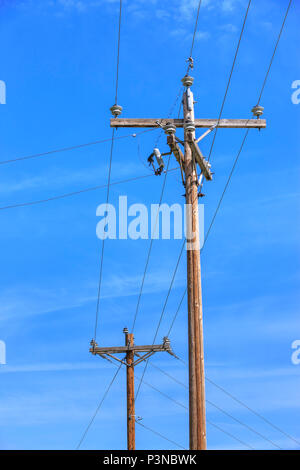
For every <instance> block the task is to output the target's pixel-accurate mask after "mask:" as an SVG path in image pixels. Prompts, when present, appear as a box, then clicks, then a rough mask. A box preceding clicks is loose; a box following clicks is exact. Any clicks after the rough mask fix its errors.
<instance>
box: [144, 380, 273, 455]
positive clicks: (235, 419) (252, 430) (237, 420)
mask: <svg viewBox="0 0 300 470" xmlns="http://www.w3.org/2000/svg"><path fill="white" fill-rule="evenodd" d="M169 376H170V375H169ZM143 383H144V384H145V385H147V386H148V387H150V388H152V389H153V390H155V391H156V392H158V393H159V394H160V395H162V396H164V397H165V398H167V399H168V400H170V401H172V402H173V403H175V404H176V405H178V406H180V407H181V408H184V409H185V410H188V407H187V406H186V405H184V404H183V403H181V402H179V401H177V400H175V399H174V398H172V397H171V396H170V395H168V394H166V393H164V392H162V391H161V390H159V389H158V388H156V387H154V386H153V385H152V384H149V383H147V382H145V381H144V382H143ZM206 403H208V404H209V405H211V406H213V407H214V408H216V409H217V410H218V411H220V412H221V413H223V414H224V415H226V416H228V417H229V418H231V419H232V420H233V421H235V422H236V423H238V424H240V425H241V426H243V427H245V428H246V429H248V430H249V431H251V432H253V433H254V434H256V435H258V436H259V437H260V438H262V439H264V440H265V441H267V442H269V443H270V444H272V445H273V446H274V447H277V448H278V449H281V447H279V446H278V445H277V444H275V442H273V441H271V440H270V439H269V438H268V437H266V436H264V435H263V434H261V433H260V432H258V431H256V430H255V429H254V428H252V427H251V426H249V425H248V424H246V423H244V422H243V421H241V420H239V419H237V418H235V417H234V416H233V415H232V414H230V413H228V412H227V411H225V410H224V409H223V408H221V407H220V406H218V405H216V404H215V403H213V402H211V401H210V400H206Z"/></svg>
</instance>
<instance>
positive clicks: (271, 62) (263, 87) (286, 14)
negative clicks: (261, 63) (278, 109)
mask: <svg viewBox="0 0 300 470" xmlns="http://www.w3.org/2000/svg"><path fill="white" fill-rule="evenodd" d="M291 4H292V0H290V1H289V4H288V7H287V10H286V13H285V16H284V20H283V22H282V26H281V28H280V32H279V35H278V38H277V41H276V45H275V48H274V52H273V55H272V57H271V60H270V64H269V67H268V70H267V73H266V76H265V79H264V83H263V86H262V89H261V92H260V94H259V98H258V101H257V104H258V105H259V103H260V100H261V97H262V94H263V91H264V89H265V86H266V82H267V79H268V76H269V73H270V70H271V67H272V64H273V60H274V57H275V54H276V51H277V47H278V44H279V41H280V38H281V35H282V31H283V28H284V25H285V22H286V19H287V16H288V12H289V10H290V7H291Z"/></svg>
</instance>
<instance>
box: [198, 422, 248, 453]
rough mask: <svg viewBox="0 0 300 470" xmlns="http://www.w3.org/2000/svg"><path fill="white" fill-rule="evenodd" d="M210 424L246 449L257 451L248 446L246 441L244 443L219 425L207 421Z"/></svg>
mask: <svg viewBox="0 0 300 470" xmlns="http://www.w3.org/2000/svg"><path fill="white" fill-rule="evenodd" d="M206 421H207V423H208V424H210V425H211V426H213V427H214V428H216V429H218V430H219V431H221V432H222V433H223V434H227V436H229V437H231V438H232V439H235V440H236V441H237V442H239V443H240V444H243V446H245V447H248V449H251V450H255V449H254V448H253V447H251V446H250V445H249V444H246V443H245V442H244V441H242V440H241V439H239V438H238V437H236V436H234V435H233V434H231V433H230V432H228V431H225V430H224V429H222V428H221V427H220V426H218V425H217V424H215V423H212V422H211V421H210V420H209V419H207V420H206Z"/></svg>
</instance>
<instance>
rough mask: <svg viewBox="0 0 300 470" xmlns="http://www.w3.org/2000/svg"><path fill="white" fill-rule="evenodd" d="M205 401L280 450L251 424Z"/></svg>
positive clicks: (278, 447)
mask: <svg viewBox="0 0 300 470" xmlns="http://www.w3.org/2000/svg"><path fill="white" fill-rule="evenodd" d="M206 403H208V404H209V405H211V406H213V407H214V408H216V410H218V411H221V413H223V414H224V415H225V416H229V417H230V418H231V419H233V420H234V421H235V422H236V423H238V424H240V425H241V426H243V427H244V428H246V429H248V430H249V431H251V432H253V433H254V434H256V435H257V436H259V437H260V438H261V439H264V440H265V441H266V442H269V443H270V444H272V445H273V446H274V447H276V448H277V449H280V450H282V448H281V447H280V446H279V445H277V444H275V442H273V441H271V439H269V438H268V437H266V436H264V435H263V434H261V433H260V432H258V431H256V430H255V429H254V428H252V427H251V426H249V425H248V424H246V423H244V422H243V421H241V420H239V419H237V418H235V417H234V416H232V415H231V414H230V413H227V411H225V410H223V409H222V408H220V407H219V406H218V405H216V404H215V403H212V402H211V401H209V400H206Z"/></svg>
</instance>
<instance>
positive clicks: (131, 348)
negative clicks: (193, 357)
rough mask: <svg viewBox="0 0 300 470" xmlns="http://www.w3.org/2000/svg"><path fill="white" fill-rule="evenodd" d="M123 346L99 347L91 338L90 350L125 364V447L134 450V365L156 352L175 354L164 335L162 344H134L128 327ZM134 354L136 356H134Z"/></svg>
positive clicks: (109, 359) (125, 329)
mask: <svg viewBox="0 0 300 470" xmlns="http://www.w3.org/2000/svg"><path fill="white" fill-rule="evenodd" d="M123 333H124V334H125V346H116V347H108V348H106V347H99V346H98V344H97V343H96V342H95V341H94V340H92V341H91V348H90V352H91V353H92V354H94V355H98V356H100V357H102V358H104V359H107V360H108V361H110V362H113V360H115V361H117V362H119V363H121V364H124V365H125V366H126V389H127V449H128V450H135V421H136V416H135V396H134V367H135V366H136V365H138V364H140V363H141V362H143V361H145V360H147V359H149V357H150V356H152V355H153V354H155V353H156V352H162V351H166V352H168V353H169V354H171V355H172V356H175V354H174V353H173V351H172V349H171V345H170V340H169V339H168V338H167V337H165V338H164V339H163V344H158V345H155V344H152V345H146V346H136V345H135V344H134V336H133V334H132V333H128V329H127V328H124V330H123ZM115 354H125V357H123V359H119V358H118V357H116V356H115ZM135 356H136V358H135Z"/></svg>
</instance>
